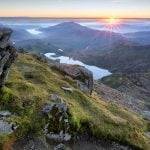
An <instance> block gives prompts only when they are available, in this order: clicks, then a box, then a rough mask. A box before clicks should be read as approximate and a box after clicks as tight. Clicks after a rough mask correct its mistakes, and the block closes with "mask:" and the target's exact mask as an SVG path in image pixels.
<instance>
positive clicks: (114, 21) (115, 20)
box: [108, 17, 118, 25]
mask: <svg viewBox="0 0 150 150" xmlns="http://www.w3.org/2000/svg"><path fill="white" fill-rule="evenodd" d="M108 23H109V24H112V25H113V24H117V23H118V19H116V18H115V17H110V18H109V19H108Z"/></svg>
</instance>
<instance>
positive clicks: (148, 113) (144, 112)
mask: <svg viewBox="0 0 150 150" xmlns="http://www.w3.org/2000/svg"><path fill="white" fill-rule="evenodd" d="M142 115H143V116H144V117H145V118H146V119H148V120H150V111H143V112H142Z"/></svg>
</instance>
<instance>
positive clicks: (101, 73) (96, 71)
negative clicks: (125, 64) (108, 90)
mask: <svg viewBox="0 0 150 150" xmlns="http://www.w3.org/2000/svg"><path fill="white" fill-rule="evenodd" d="M45 56H46V57H48V58H49V59H52V60H60V63H65V64H73V65H80V66H84V67H85V68H87V69H89V70H90V71H92V72H93V78H94V79H95V80H98V79H101V78H103V77H105V76H108V75H111V72H109V71H108V70H106V69H102V68H99V67H96V66H91V65H87V64H84V63H83V62H81V61H79V60H74V59H73V58H70V57H67V56H58V57H57V56H56V54H55V53H46V54H45Z"/></svg>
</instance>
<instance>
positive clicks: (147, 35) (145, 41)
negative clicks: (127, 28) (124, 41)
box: [124, 31, 150, 45]
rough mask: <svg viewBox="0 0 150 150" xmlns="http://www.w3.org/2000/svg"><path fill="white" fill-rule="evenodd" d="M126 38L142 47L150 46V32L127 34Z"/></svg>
mask: <svg viewBox="0 0 150 150" xmlns="http://www.w3.org/2000/svg"><path fill="white" fill-rule="evenodd" d="M124 36H125V37H126V38H128V39H130V40H131V41H134V42H137V43H140V44H141V45H149V44H150V31H141V32H133V33H125V34H124Z"/></svg>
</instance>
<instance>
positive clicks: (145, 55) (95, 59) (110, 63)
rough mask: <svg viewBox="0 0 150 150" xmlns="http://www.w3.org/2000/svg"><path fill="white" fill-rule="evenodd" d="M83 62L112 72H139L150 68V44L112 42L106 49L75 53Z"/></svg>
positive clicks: (147, 70)
mask: <svg viewBox="0 0 150 150" xmlns="http://www.w3.org/2000/svg"><path fill="white" fill-rule="evenodd" d="M75 58H78V59H80V60H82V61H84V62H85V63H88V64H93V65H96V66H100V67H103V68H106V69H108V70H110V71H111V72H113V73H141V72H149V70H150V61H149V60H150V46H149V45H146V46H140V45H138V44H135V43H134V44H133V43H129V44H125V43H122V44H114V45H113V46H112V47H110V48H108V49H107V50H106V51H103V53H102V52H96V53H85V52H84V53H82V52H81V53H78V54H75Z"/></svg>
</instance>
